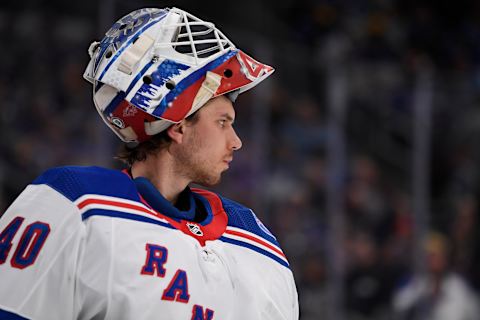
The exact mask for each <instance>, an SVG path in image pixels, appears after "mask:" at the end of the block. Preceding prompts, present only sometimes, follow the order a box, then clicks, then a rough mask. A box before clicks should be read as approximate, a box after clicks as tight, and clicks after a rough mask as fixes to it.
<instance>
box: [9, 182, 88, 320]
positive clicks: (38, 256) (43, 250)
mask: <svg viewBox="0 0 480 320" xmlns="http://www.w3.org/2000/svg"><path fill="white" fill-rule="evenodd" d="M84 236H85V226H84V225H83V223H82V220H81V216H80V214H79V212H78V208H77V207H76V206H75V205H74V203H72V201H70V200H69V199H68V198H66V197H65V196H63V195H62V194H61V193H59V192H58V191H56V190H54V189H53V188H51V187H50V186H48V185H45V184H39V185H29V186H28V187H27V188H26V189H25V190H24V191H23V192H22V193H21V194H20V196H19V197H18V198H17V199H16V200H15V201H14V202H13V204H12V205H11V206H10V207H9V208H8V209H7V211H6V212H5V213H4V214H3V216H2V217H1V218H0V284H1V285H0V315H1V316H0V318H1V319H35V320H43V319H45V320H47V319H48V320H56V319H58V320H60V319H62V320H65V319H76V312H77V309H78V308H79V307H78V304H79V303H78V301H76V298H75V284H76V276H75V274H76V270H77V268H78V265H77V261H78V256H79V254H80V248H81V243H82V241H83V239H84Z"/></svg>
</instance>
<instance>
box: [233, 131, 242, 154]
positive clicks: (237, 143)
mask: <svg viewBox="0 0 480 320" xmlns="http://www.w3.org/2000/svg"><path fill="white" fill-rule="evenodd" d="M241 147H242V140H241V139H240V137H239V136H238V134H237V132H236V131H235V129H233V128H232V138H231V139H230V148H231V149H232V150H234V151H236V150H239V149H240V148H241Z"/></svg>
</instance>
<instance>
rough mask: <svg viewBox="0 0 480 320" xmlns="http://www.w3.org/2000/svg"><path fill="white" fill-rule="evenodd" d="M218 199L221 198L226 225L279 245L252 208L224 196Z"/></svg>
mask: <svg viewBox="0 0 480 320" xmlns="http://www.w3.org/2000/svg"><path fill="white" fill-rule="evenodd" d="M220 199H221V200H222V205H223V209H224V210H225V212H226V213H227V215H228V225H229V226H230V227H235V228H240V229H243V230H245V231H248V232H251V233H254V234H256V235H257V236H260V237H262V238H264V239H266V240H268V241H270V242H271V243H274V244H276V245H277V246H279V244H278V242H277V239H276V238H275V236H274V235H273V234H272V233H271V232H270V230H268V228H267V227H266V226H265V225H264V224H263V223H262V221H260V219H259V218H258V217H257V216H256V215H255V213H254V212H253V210H252V209H250V208H247V207H245V206H243V205H241V204H239V203H237V202H235V201H233V200H230V199H227V198H224V197H220Z"/></svg>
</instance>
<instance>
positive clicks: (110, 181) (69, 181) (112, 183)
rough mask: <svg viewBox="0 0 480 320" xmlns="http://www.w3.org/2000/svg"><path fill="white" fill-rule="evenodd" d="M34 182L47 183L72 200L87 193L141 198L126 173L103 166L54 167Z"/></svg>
mask: <svg viewBox="0 0 480 320" xmlns="http://www.w3.org/2000/svg"><path fill="white" fill-rule="evenodd" d="M32 184H35V185H39V184H46V185H48V186H50V187H51V188H53V189H55V190H56V191H58V192H59V193H61V194H62V195H64V196H65V197H67V198H68V199H70V200H71V201H75V200H76V199H78V198H80V197H81V196H83V195H85V194H97V195H102V196H111V197H120V198H124V199H129V200H135V201H138V200H139V198H138V193H137V190H136V188H135V185H134V184H133V182H132V180H131V179H130V178H129V177H128V176H127V175H126V174H124V173H123V172H121V171H118V170H112V169H106V168H101V167H81V166H65V167H58V168H52V169H49V170H47V171H45V172H44V173H43V174H42V175H40V176H39V177H38V178H37V179H35V180H34V181H33V182H32Z"/></svg>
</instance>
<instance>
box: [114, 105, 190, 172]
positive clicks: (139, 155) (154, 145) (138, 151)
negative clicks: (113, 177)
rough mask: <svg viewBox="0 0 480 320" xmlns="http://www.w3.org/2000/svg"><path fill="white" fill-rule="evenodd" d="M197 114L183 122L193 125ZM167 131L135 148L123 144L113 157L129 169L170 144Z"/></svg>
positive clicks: (170, 140)
mask: <svg viewBox="0 0 480 320" xmlns="http://www.w3.org/2000/svg"><path fill="white" fill-rule="evenodd" d="M198 114H199V113H198V111H196V112H195V113H193V114H191V115H190V116H188V117H187V118H185V120H186V121H187V122H189V123H190V124H195V123H196V122H197V121H198V119H199V116H198ZM167 131H168V129H166V130H163V131H162V132H160V133H157V134H156V135H154V136H152V138H150V139H149V140H147V141H144V142H141V143H140V144H138V145H136V146H135V147H129V146H128V144H126V143H124V144H123V146H122V147H121V149H120V151H119V152H118V153H117V155H116V156H115V159H117V160H120V161H122V162H124V163H125V164H127V165H128V166H129V167H131V166H132V165H133V163H134V162H136V161H144V160H145V159H147V156H148V155H151V154H155V153H156V152H157V151H158V150H160V149H162V148H165V147H166V146H168V145H169V144H170V143H171V142H172V139H171V138H170V136H169V135H168V133H167Z"/></svg>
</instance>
